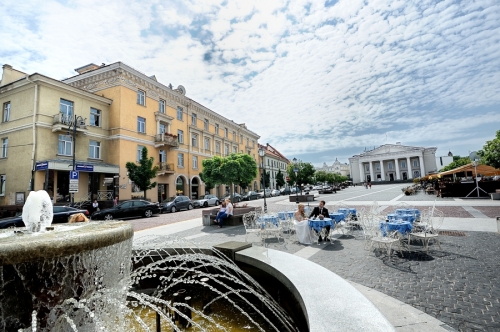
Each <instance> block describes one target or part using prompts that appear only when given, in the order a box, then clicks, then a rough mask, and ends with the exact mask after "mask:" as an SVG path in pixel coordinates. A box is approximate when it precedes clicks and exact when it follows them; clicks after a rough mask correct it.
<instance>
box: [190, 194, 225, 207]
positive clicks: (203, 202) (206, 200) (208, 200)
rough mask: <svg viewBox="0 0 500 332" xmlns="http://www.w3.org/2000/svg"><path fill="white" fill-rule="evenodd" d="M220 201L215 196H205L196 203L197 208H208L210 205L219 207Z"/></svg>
mask: <svg viewBox="0 0 500 332" xmlns="http://www.w3.org/2000/svg"><path fill="white" fill-rule="evenodd" d="M219 203H220V201H219V199H218V198H217V196H215V195H205V196H204V197H203V198H200V199H198V200H196V201H195V206H199V207H207V206H209V205H219Z"/></svg>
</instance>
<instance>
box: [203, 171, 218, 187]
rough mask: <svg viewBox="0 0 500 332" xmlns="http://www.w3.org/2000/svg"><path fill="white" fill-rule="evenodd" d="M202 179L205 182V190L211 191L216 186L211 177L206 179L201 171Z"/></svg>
mask: <svg viewBox="0 0 500 332" xmlns="http://www.w3.org/2000/svg"><path fill="white" fill-rule="evenodd" d="M200 179H201V181H203V183H204V184H205V191H209V190H212V189H214V188H215V184H214V183H211V182H210V179H206V178H205V177H204V176H203V172H200Z"/></svg>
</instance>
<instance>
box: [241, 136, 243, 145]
mask: <svg viewBox="0 0 500 332" xmlns="http://www.w3.org/2000/svg"><path fill="white" fill-rule="evenodd" d="M240 144H243V135H240Z"/></svg>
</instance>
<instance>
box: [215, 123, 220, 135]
mask: <svg viewBox="0 0 500 332" xmlns="http://www.w3.org/2000/svg"><path fill="white" fill-rule="evenodd" d="M215 133H216V134H217V135H219V124H218V123H216V124H215Z"/></svg>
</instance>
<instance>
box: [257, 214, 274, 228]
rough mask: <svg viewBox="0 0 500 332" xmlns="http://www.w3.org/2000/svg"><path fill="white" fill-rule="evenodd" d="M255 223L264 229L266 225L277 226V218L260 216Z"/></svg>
mask: <svg viewBox="0 0 500 332" xmlns="http://www.w3.org/2000/svg"><path fill="white" fill-rule="evenodd" d="M257 223H258V224H260V225H261V227H262V228H265V225H266V223H273V224H274V226H276V227H278V226H279V221H278V217H276V216H261V217H260V218H259V219H258V220H257Z"/></svg>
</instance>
